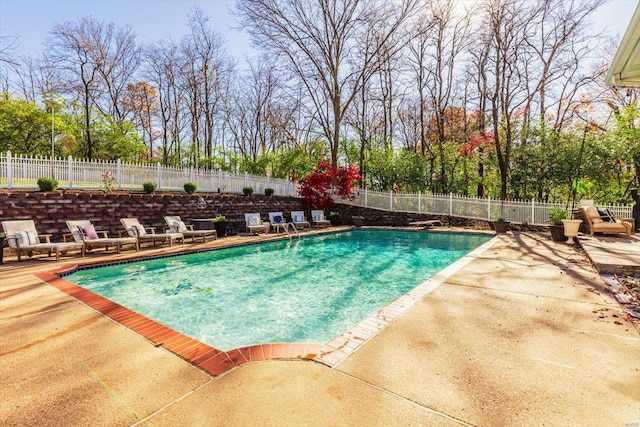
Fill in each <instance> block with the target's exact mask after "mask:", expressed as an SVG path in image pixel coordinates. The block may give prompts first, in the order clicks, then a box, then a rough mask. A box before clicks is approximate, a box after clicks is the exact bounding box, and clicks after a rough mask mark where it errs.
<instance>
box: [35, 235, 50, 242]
mask: <svg viewBox="0 0 640 427" xmlns="http://www.w3.org/2000/svg"><path fill="white" fill-rule="evenodd" d="M38 237H39V238H43V237H44V240H45V242H46V243H51V234H38Z"/></svg>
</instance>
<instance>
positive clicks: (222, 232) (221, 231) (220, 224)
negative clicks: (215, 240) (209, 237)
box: [213, 215, 227, 237]
mask: <svg viewBox="0 0 640 427" xmlns="http://www.w3.org/2000/svg"><path fill="white" fill-rule="evenodd" d="M213 227H214V228H215V229H216V233H217V234H218V237H224V236H226V235H227V217H226V216H224V215H218V216H217V217H215V218H214V219H213Z"/></svg>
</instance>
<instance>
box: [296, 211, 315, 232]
mask: <svg viewBox="0 0 640 427" xmlns="http://www.w3.org/2000/svg"><path fill="white" fill-rule="evenodd" d="M291 222H292V223H293V225H295V226H296V228H298V229H299V230H303V229H304V228H305V227H306V228H311V223H310V222H309V221H307V218H306V217H305V216H304V212H303V211H291Z"/></svg>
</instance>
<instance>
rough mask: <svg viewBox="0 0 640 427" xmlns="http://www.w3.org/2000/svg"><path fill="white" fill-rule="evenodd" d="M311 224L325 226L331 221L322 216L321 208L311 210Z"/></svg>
mask: <svg viewBox="0 0 640 427" xmlns="http://www.w3.org/2000/svg"><path fill="white" fill-rule="evenodd" d="M311 224H313V225H315V226H316V227H327V226H329V225H331V221H329V220H328V219H326V218H325V217H324V211H323V210H313V211H311Z"/></svg>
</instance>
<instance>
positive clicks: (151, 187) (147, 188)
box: [142, 181, 158, 194]
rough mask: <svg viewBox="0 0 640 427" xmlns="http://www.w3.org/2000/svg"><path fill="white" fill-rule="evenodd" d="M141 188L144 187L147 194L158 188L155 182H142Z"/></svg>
mask: <svg viewBox="0 0 640 427" xmlns="http://www.w3.org/2000/svg"><path fill="white" fill-rule="evenodd" d="M142 188H144V192H145V193H147V194H151V193H153V192H154V191H156V189H157V188H158V186H157V185H156V183H155V182H151V181H148V182H145V183H144V184H142Z"/></svg>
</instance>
